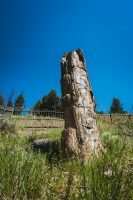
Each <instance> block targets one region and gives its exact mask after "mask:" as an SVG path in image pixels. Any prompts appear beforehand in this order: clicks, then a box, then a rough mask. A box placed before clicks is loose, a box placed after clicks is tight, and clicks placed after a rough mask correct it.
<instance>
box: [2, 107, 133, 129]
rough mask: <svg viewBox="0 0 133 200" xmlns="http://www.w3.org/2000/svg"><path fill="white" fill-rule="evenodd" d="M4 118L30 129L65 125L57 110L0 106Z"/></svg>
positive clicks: (107, 117)
mask: <svg viewBox="0 0 133 200" xmlns="http://www.w3.org/2000/svg"><path fill="white" fill-rule="evenodd" d="M4 119H7V120H10V122H11V123H15V124H16V125H17V127H23V128H29V129H35V128H39V129H43V128H60V127H64V113H63V112H62V111H57V110H51V111H50V110H47V109H45V110H43V111H39V110H33V109H30V108H12V107H11V108H10V107H6V106H3V107H0V121H3V120H4ZM97 119H98V120H103V121H104V122H110V123H113V122H116V121H122V122H124V121H127V120H133V114H97Z"/></svg>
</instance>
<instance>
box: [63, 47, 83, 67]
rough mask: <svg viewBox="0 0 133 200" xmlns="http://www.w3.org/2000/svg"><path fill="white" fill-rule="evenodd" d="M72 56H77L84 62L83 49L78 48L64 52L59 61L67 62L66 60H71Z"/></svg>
mask: <svg viewBox="0 0 133 200" xmlns="http://www.w3.org/2000/svg"><path fill="white" fill-rule="evenodd" d="M73 57H75V58H76V57H77V59H79V60H80V61H81V62H83V64H85V63H86V62H85V58H84V54H83V51H82V50H81V49H80V48H79V49H77V50H75V51H70V52H68V53H65V54H64V56H63V57H62V60H61V63H64V62H67V61H68V60H71V59H72V58H73Z"/></svg>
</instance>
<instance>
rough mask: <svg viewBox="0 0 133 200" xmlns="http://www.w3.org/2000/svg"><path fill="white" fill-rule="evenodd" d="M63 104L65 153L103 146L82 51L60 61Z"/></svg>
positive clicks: (88, 151) (85, 152)
mask: <svg viewBox="0 0 133 200" xmlns="http://www.w3.org/2000/svg"><path fill="white" fill-rule="evenodd" d="M61 87H62V105H63V108H64V113H65V130H64V131H63V132H62V138H61V150H62V155H63V156H64V157H73V156H77V155H79V156H83V157H84V156H91V155H92V154H93V153H95V154H98V152H99V151H100V150H101V149H102V145H101V141H100V137H99V132H98V128H97V124H96V114H95V112H94V109H95V100H94V96H93V92H92V88H91V85H90V81H89V79H88V75H87V68H86V62H85V59H84V56H83V52H82V51H81V50H80V49H78V50H76V51H73V52H70V53H67V54H65V55H64V56H63V58H62V61H61Z"/></svg>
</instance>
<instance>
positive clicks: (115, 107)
mask: <svg viewBox="0 0 133 200" xmlns="http://www.w3.org/2000/svg"><path fill="white" fill-rule="evenodd" d="M110 113H120V114H123V113H125V111H124V109H123V106H122V104H121V102H120V99H118V98H113V99H112V105H111V107H110Z"/></svg>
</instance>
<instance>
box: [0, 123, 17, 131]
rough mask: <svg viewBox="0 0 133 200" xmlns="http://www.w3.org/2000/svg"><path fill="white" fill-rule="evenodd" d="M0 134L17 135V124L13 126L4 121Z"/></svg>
mask: <svg viewBox="0 0 133 200" xmlns="http://www.w3.org/2000/svg"><path fill="white" fill-rule="evenodd" d="M0 133H1V134H8V133H11V134H12V133H13V134H14V133H16V126H15V124H11V123H9V122H8V121H5V120H4V121H2V122H1V123H0Z"/></svg>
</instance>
